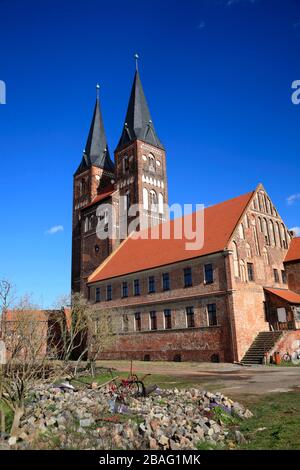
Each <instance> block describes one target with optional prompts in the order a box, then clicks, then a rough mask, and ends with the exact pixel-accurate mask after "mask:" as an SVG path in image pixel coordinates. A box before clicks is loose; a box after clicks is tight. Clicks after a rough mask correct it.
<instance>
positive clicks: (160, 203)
mask: <svg viewBox="0 0 300 470" xmlns="http://www.w3.org/2000/svg"><path fill="white" fill-rule="evenodd" d="M158 212H159V213H160V214H163V213H164V197H163V195H162V193H159V195H158Z"/></svg>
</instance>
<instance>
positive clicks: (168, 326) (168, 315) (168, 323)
mask: <svg viewBox="0 0 300 470" xmlns="http://www.w3.org/2000/svg"><path fill="white" fill-rule="evenodd" d="M164 319H165V330H171V329H172V314H171V310H170V309H166V310H164Z"/></svg>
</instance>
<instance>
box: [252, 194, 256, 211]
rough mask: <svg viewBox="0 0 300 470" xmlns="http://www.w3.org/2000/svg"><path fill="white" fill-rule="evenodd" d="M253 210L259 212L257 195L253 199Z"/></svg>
mask: <svg viewBox="0 0 300 470" xmlns="http://www.w3.org/2000/svg"><path fill="white" fill-rule="evenodd" d="M253 209H255V210H257V194H255V196H254V198H253Z"/></svg>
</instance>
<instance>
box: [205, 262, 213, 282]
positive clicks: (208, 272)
mask: <svg viewBox="0 0 300 470" xmlns="http://www.w3.org/2000/svg"><path fill="white" fill-rule="evenodd" d="M204 281H205V284H212V283H213V282H214V271H213V265H212V264H205V265H204Z"/></svg>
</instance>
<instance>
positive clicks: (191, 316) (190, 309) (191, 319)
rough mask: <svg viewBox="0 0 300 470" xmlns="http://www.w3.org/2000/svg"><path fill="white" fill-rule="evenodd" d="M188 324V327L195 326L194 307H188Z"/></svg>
mask: <svg viewBox="0 0 300 470" xmlns="http://www.w3.org/2000/svg"><path fill="white" fill-rule="evenodd" d="M186 324H187V327H188V328H194V326H195V314H194V307H186Z"/></svg>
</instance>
